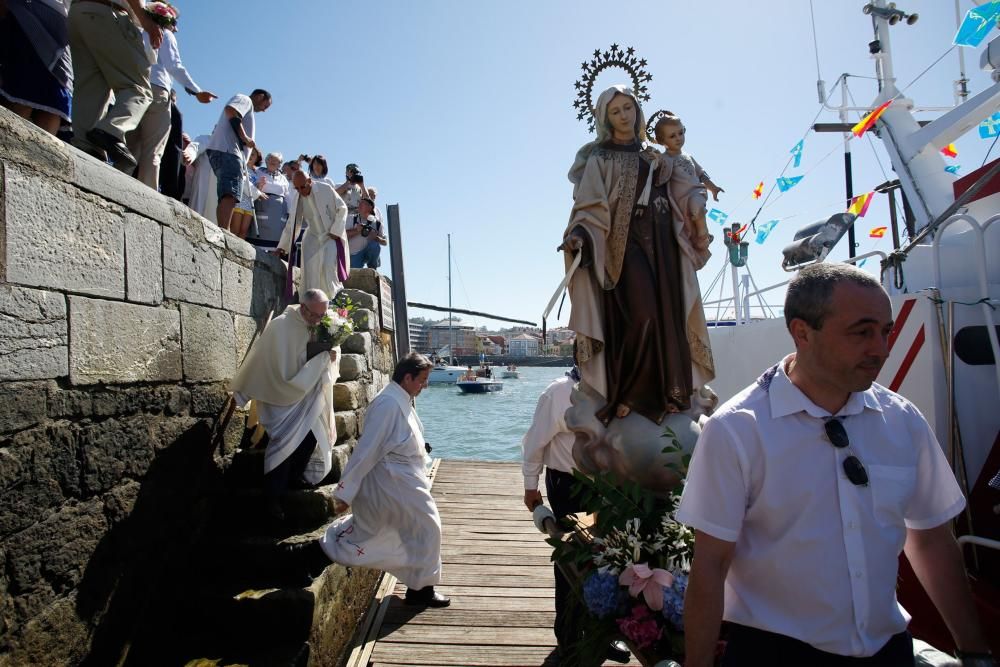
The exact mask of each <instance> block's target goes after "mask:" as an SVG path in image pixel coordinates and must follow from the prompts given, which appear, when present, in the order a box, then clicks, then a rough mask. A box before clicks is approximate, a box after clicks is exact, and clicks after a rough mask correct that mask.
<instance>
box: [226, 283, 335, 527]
mask: <svg viewBox="0 0 1000 667" xmlns="http://www.w3.org/2000/svg"><path fill="white" fill-rule="evenodd" d="M328 308H329V299H328V298H327V296H326V294H325V293H324V292H322V291H320V290H309V291H307V292H305V293H304V296H303V302H302V304H301V305H295V306H289V307H288V308H286V309H285V312H284V313H282V314H281V315H279V316H278V317H276V318H274V319H273V320H271V322H270V323H269V324H268V325H267V327H266V328H265V329H264V331H263V333H261V335H260V338H259V339H258V340H257V341H255V342H254V344H253V346H252V347H251V348H250V352H249V354H248V355H247V357H246V359H244V361H243V364H242V365H241V366H240V368H239V370H238V371H237V372H236V377H235V378H233V383H232V391H233V398H234V399H235V400H236V404H237V405H239V406H240V407H244V406H246V405H247V403H249V401H250V400H251V399H252V400H254V401H256V404H257V416H258V419H259V420H260V423H261V424H262V425H263V426H264V428H265V429H266V430H267V434H268V436H269V438H270V440H269V441H268V444H267V449H266V451H265V453H264V491H265V494H266V496H267V499H268V500H267V502H268V504H267V513H268V515H269V516H270V517H271V518H272V519H281V518H283V513H282V510H281V503H280V498H281V496H282V495H283V494H284V493H285V492H286V491H287V490H288V488H289V487H291V486H294V485H296V484H303V483H304V484H306V485H316V484H318V483H319V482H320V481H321V480H322V479H323V478H324V477H326V476H327V474H329V472H330V469H331V467H332V453H331V452H332V448H333V445H334V444H335V443H336V442H337V433H336V426H335V423H334V418H333V385H334V383H335V382H336V381H337V378H338V377H339V375H340V362H339V356H338V354H339V351H340V349H339V348H333V349H332V350H330V351H329V352H320V353H318V354H315V356H312V357H311V358H310V357H309V355H308V350H307V345H306V344H307V343H308V342H309V341H310V338H311V337H312V328H313V327H314V326H316V325H317V324H318V323H319V321H320V319H322V317H323V315H324V314H326V312H327V309H328Z"/></svg>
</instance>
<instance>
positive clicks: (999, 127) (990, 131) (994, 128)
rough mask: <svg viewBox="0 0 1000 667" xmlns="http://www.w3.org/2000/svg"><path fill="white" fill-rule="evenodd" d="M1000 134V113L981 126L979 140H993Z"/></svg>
mask: <svg viewBox="0 0 1000 667" xmlns="http://www.w3.org/2000/svg"><path fill="white" fill-rule="evenodd" d="M998 134H1000V111H998V112H997V113H995V114H993V115H992V116H990V117H989V118H987V119H986V120H984V121H983V122H981V123H980V124H979V138H980V139H992V138H993V137H995V136H997V135H998Z"/></svg>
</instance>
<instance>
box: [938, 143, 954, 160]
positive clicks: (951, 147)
mask: <svg viewBox="0 0 1000 667" xmlns="http://www.w3.org/2000/svg"><path fill="white" fill-rule="evenodd" d="M941 153H942V154H944V155H946V156H948V157H958V149H957V148H955V144H948V145H947V146H945V147H944V148H942V149H941Z"/></svg>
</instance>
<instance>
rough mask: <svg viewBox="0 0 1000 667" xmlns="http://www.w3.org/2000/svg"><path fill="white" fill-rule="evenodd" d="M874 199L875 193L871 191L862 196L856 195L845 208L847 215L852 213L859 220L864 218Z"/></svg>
mask: <svg viewBox="0 0 1000 667" xmlns="http://www.w3.org/2000/svg"><path fill="white" fill-rule="evenodd" d="M874 197H875V191H874V190H872V191H871V192H868V193H866V194H863V195H858V196H857V197H853V198H852V199H851V205H850V206H848V207H847V212H848V213H853V214H854V215H856V216H857V217H859V218H863V217H865V213H867V212H868V207H869V206H871V203H872V199H874Z"/></svg>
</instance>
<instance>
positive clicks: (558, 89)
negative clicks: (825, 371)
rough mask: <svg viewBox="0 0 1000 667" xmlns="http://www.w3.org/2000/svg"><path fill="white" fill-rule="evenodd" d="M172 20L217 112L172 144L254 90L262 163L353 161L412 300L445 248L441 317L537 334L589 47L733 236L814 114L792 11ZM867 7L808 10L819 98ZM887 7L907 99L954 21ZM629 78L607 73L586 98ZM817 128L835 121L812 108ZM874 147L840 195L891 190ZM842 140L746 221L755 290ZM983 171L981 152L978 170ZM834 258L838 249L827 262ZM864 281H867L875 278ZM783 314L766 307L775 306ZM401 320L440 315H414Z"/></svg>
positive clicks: (862, 96) (310, 10)
mask: <svg viewBox="0 0 1000 667" xmlns="http://www.w3.org/2000/svg"><path fill="white" fill-rule="evenodd" d="M176 4H177V5H178V8H179V9H180V11H181V20H180V32H179V33H178V41H179V43H180V48H181V53H182V56H183V59H184V62H185V65H186V66H187V68H188V69H189V71H190V72H191V73H192V75H193V77H194V78H195V80H196V81H197V82H198V83H199V84H200V85H201V86H202V87H203V88H206V89H208V90H211V91H213V92H215V93H216V94H218V95H219V96H220V100H217V101H216V102H214V103H213V104H211V105H199V104H198V103H197V102H196V101H195V100H194V99H193V98H191V97H188V96H187V95H184V94H183V93H182V94H181V96H180V98H181V99H180V105H181V110H182V111H183V112H184V127H185V131H187V132H188V133H189V134H191V135H192V136H194V135H197V134H202V133H207V132H210V131H211V129H212V126H213V125H214V123H215V121H216V120H217V118H218V116H219V113H220V111H221V109H222V104H223V103H224V101H225V99H227V98H228V97H229V96H231V95H232V94H233V93H236V92H244V93H249V92H250V90H251V89H253V88H257V87H261V88H266V89H268V90H270V91H271V92H272V93H273V95H274V104H273V106H272V107H271V109H270V110H268V111H267V112H266V113H265V114H262V115H260V116H259V117H258V119H257V142H258V144H259V145H260V146H261V147H262V148H263V149H264V150H267V151H270V150H278V151H281V152H283V153H284V154H285V155H286V156H294V155H298V154H299V153H303V152H304V153H309V154H314V153H322V154H323V155H326V156H327V157H328V159H329V160H330V163H331V165H332V167H331V172H332V174H333V175H334V176H335V177H339V176H340V174H341V173H342V170H343V166H344V165H345V164H346V163H348V162H357V163H358V164H359V165H360V166H361V167H362V169H363V171H364V174H365V177H366V179H367V182H368V183H369V184H371V185H376V186H378V188H379V191H380V194H379V203H380V204H381V205H382V206H385V205H386V204H390V203H398V204H399V207H400V213H401V220H402V242H403V246H404V252H405V269H406V280H407V291H408V300H410V301H419V302H423V303H431V304H440V305H446V304H447V300H448V286H447V273H448V271H447V235H448V234H449V233H450V234H451V235H452V257H453V262H454V264H453V303H454V305H455V306H456V307H459V308H469V309H472V310H479V311H486V312H490V313H495V314H499V315H506V316H509V317H513V318H518V319H526V320H531V321H535V322H538V323H539V324H540V323H541V311H542V309H543V308H544V306H545V303H546V302H547V300H548V298H549V296H550V294H551V293H552V291H553V290H554V289H555V287H556V286H557V285H558V283H559V281H560V279H561V277H562V271H563V263H562V260H561V257H560V256H559V255H558V254H557V253H556V252H555V247H556V245H557V244H558V243H559V242H560V240H561V237H562V232H563V230H564V228H565V225H566V222H567V217H568V213H569V209H570V206H571V203H572V191H571V187H570V184H569V182H568V181H567V180H566V172H567V170H568V168H569V166H570V164H571V162H572V159H573V156H574V154H575V152H576V150H577V149H578V148H579V147H580V146H581V145H582V144H583V143H585V142H586V141H588V140H589V135H588V132H587V128H586V124H585V123H582V122H579V121H577V120H576V119H575V112H574V109H573V108H572V103H573V100H574V98H575V91H574V88H573V82H574V81H575V80H576V79H577V78H578V77H579V75H580V73H581V70H580V64H581V62H583V61H585V60H589V59H590V57H592V54H593V51H594V50H595V49H598V48H600V49H606V48H608V47H609V46H610V45H611V44H612V43H617V44H619V45H621V46H623V47H624V46H632V47H634V48H635V49H636V52H637V54H638V55H640V56H641V57H643V58H645V59H646V60H647V61H648V63H649V64H648V66H647V70H648V71H649V72H650V73H651V74H652V75H653V80H652V82H651V83H650V84H649V85H650V92H651V94H652V99H651V100H650V102H648V103H646V104H645V105H644V110H645V111H646V112H647V115H648V114H649V113H651V112H652V111H654V110H655V109H660V108H666V109H670V110H672V111H674V112H675V113H677V114H679V115H681V116H682V118H683V119H684V121H685V124H686V126H687V130H688V133H687V137H688V141H687V146H686V150H688V151H689V152H690V153H691V154H692V155H693V156H694V157H695V158H696V159H697V160H698V161H699V162H700V163H701V164H702V166H703V167H705V169H706V170H707V171H708V172H709V173H710V174H711V175H712V177H713V179H714V181H715V182H716V183H717V184H718V185H720V186H722V187H723V188H725V190H726V192H725V193H724V194H723V195H722V197H721V200H720V202H719V203H718V204H713V206H717V207H718V208H720V209H722V210H724V211H726V212H727V213H729V215H730V216H731V217H730V220H731V221H732V220H737V219H738V220H744V221H746V220H749V219H750V218H751V217H752V216H753V214H754V213H755V212H756V210H757V206H758V204H757V203H756V202H752V201H751V200H750V197H749V193H750V191H751V190H752V189H753V188H754V186H755V185H756V184H757V183H758V182H759V181H760V180H764V181H765V184H766V189H765V192H766V191H767V189H769V188H770V186H771V184H773V182H774V179H775V177H777V176H778V175H779V173H780V172H781V169H782V168H783V167H784V165H785V162H786V160H787V158H788V151H789V149H790V148H791V147H792V146H793V145H794V144H795V143H796V142H797V141H798V140H799V139H800V138H802V136H803V135H804V134H805V132H806V130H807V129H808V127H809V125H810V123H811V122H812V120H813V118H814V117H815V116H816V113H817V111H818V109H819V105H818V102H817V96H816V78H817V72H816V55H815V52H814V45H813V37H812V28H811V24H810V7H809V3H808V2H807V1H806V0H755V1H754V2H745V1H742V0H719V1H716V2H710V3H706V2H687V1H679V0H659V1H658V2H632V3H608V2H592V1H589V0H582V1H580V0H578V1H573V2H569V1H562V0H558V1H556V0H553V1H549V2H537V1H535V2H527V1H522V0H507V1H505V2H502V3H500V2H495V3H492V2H491V3H488V2H478V1H477V2H468V1H461V2H459V1H457V0H447V1H446V0H436V1H415V0H410V1H407V2H401V1H386V2H383V1H370V2H363V3H359V2H354V3H347V2H340V1H336V2H329V1H323V2H320V1H319V0H315V1H313V0H310V1H308V2H306V1H305V0H290V1H288V2H284V3H275V2H273V1H272V2H260V1H258V0H239V1H237V0H211V1H210V2H206V1H204V0H201V1H195V0H178V1H177V3H176ZM863 4H864V3H863V2H861V1H860V0H816V1H815V2H814V5H815V17H816V33H817V43H818V52H819V53H818V55H819V65H820V71H821V74H822V78H823V79H825V80H826V82H827V90H829V89H830V88H831V87H832V86H833V84H834V82H835V80H836V79H837V77H838V76H839V75H840V74H841V73H842V72H847V73H850V74H853V75H859V77H872V76H873V75H874V68H873V62H872V60H871V59H870V58H869V57H868V47H867V44H868V42H869V41H871V39H872V32H871V23H870V19H869V18H868V17H866V16H864V15H863V14H862V12H861V7H862V5H863ZM897 4H899V6H900V8H901V9H903V10H905V11H909V12H917V13H919V14H920V20H919V21H918V22H917V24H916V25H914V26H907V25H905V24H900V25H899V26H897V27H895V28H893V30H892V32H891V37H892V40H893V49H894V55H895V67H896V75H897V79H898V85H899V87H900V88H902V87H903V86H905V85H906V84H908V83H909V82H910V81H911V80H913V79H914V78H916V77H917V75H919V74H920V73H921V72H922V71H923V70H924V69H925V68H926V67H927V66H929V65H930V64H931V63H933V62H934V61H935V60H936V59H937V58H938V57H939V56H941V55H942V54H943V53H944V52H945V51H946V50H947V49H948V48H949V47H950V45H951V39H952V36H953V35H954V32H955V17H954V12H955V9H954V3H953V2H952V1H951V0H901V1H900V2H898V3H897ZM960 6H961V11H962V12H963V13H964V12H965V10H967V9H969V8H971V7H972V6H973V5H972V3H971V1H970V0H962V1H961V2H960ZM980 51H981V48H980V49H975V50H967V55H966V70H967V73H968V77H969V79H970V81H971V83H970V88H971V89H972V91H973V93H975V92H979V91H981V90H983V89H984V88H986V87H988V85H990V81H989V78H988V76H987V75H986V74H985V73H983V72H980V71H979V69H978V61H979V53H980ZM957 78H958V57H957V55H956V53H955V52H952V53H951V54H949V55H948V56H947V57H945V58H944V59H943V60H941V62H939V63H938V64H937V65H936V66H935V67H934V68H932V69H931V70H930V71H929V72H928V73H927V74H926V75H924V76H923V77H922V78H920V79H919V81H917V83H915V84H914V85H913V86H912V87H911V88H909V89H908V90H907V91H906V93H907V95H908V96H910V97H912V98H913V99H914V100H915V102H917V104H918V105H922V106H944V105H950V104H952V103H953V95H952V82H953V81H954V80H955V79H957ZM624 80H625V77H624V74H622V75H618V74H617V73H615V72H613V71H612V72H611V73H605V74H603V75H602V76H601V77H600V78H599V79H598V82H597V86H596V88H597V89H598V90H599V89H602V88H604V87H606V86H607V85H611V84H614V83H619V82H623V81H624ZM849 86H850V90H851V92H852V94H853V96H854V99H855V101H856V102H857V104H858V105H859V106H861V105H867V104H869V103H870V102H871V100H873V99H874V97H875V94H876V89H875V82H874V81H873V80H871V79H870V78H852V79H850V83H849ZM836 97H837V98H838V99H839V91H838V93H837V94H836ZM595 99H596V93H595ZM936 115H937V114H936V113H931V114H924V115H922V116H919V117H920V118H928V119H930V118H934V117H936ZM819 120H820V121H823V122H835V121H836V120H837V118H836V116H835V114H834V113H832V112H824V113H823V114H822V115H821V116H820V118H819ZM956 143H957V146H958V148H959V151H960V153H959V157H958V159H956V160H953V161H951V163H953V164H960V165H961V166H962V170H961V172H960V174H964V173H968V172H969V171H971V170H973V169H974V168H977V167H979V165H980V164H981V163H982V161H983V159H984V157H985V155H986V152H987V150H988V148H989V146H990V142H989V141H985V140H983V139H980V138H979V137H978V134H976V133H975V132H973V133H972V134H970V135H967V136H966V137H963V138H962V139H961V140H959V141H958V142H956ZM875 144H876V148H875V149H874V150H873V148H872V147H871V146H870V145H869V142H868V140H858V141H855V142H854V146H853V150H854V164H855V173H854V183H855V192H856V193H858V192H861V191H867V190H868V189H871V187H873V186H875V185H877V184H879V183H881V182H883V181H884V180H887V178H886V176H884V175H883V171H882V169H884V170H885V173H886V174H888V177H890V178H891V177H892V172H891V169H890V167H889V162H888V159H887V158H886V157H885V151H884V150H883V149H882V148H881V145H879V144H878V142H875ZM840 146H841V139H840V136H839V135H829V134H827V135H817V134H814V133H809V134H808V135H807V136H806V139H805V151H804V154H803V159H802V168H801V169H800V170H796V171H792V172H790V173H789V174H786V175H791V174H803V173H804V174H805V175H806V176H805V178H804V179H803V181H802V182H801V183H800V184H799V185H798V186H796V187H795V188H793V189H792V190H790V191H789V192H788V193H786V194H785V195H784V196H782V197H781V198H780V199H779V200H777V201H775V202H774V203H773V204H770V205H769V206H768V207H767V208H766V209H765V210H764V211H763V212H762V213H761V215H760V217H759V218H758V222H764V221H767V220H770V219H774V218H781V219H782V220H781V222H780V223H779V224H778V225H777V226H776V228H775V229H774V231H773V232H772V234H771V236H770V238H769V239H768V240H767V242H766V243H765V244H764V245H763V246H758V245H757V244H756V243H752V244H751V248H750V253H751V259H750V265H751V268H752V272H753V275H754V278H755V280H756V282H757V284H758V285H759V286H761V287H763V286H764V285H766V284H773V283H776V282H779V281H781V280H784V279H785V277H786V274H784V273H783V272H782V270H781V268H780V258H781V254H780V251H781V248H782V247H784V245H786V244H787V243H788V242H789V241H790V240H791V237H792V235H793V234H794V232H795V231H796V230H797V229H798V228H800V227H802V226H804V225H806V224H808V223H810V222H813V221H815V220H818V219H820V218H825V217H826V216H829V215H831V214H833V213H835V212H837V211H838V210H843V207H842V199H843V197H844V176H843V151H842V149H841V148H840ZM876 156H877V158H878V160H881V165H882V168H881V169H880V167H879V164H878V161H877V159H876ZM998 156H1000V150H996V149H995V150H994V153H993V155H992V157H993V158H995V157H998ZM286 159H287V158H286ZM887 210H888V209H887V204H886V203H885V199H884V197H881V198H879V199H878V200H876V202H875V203H874V204H873V205H872V207H871V209H870V210H869V213H868V215H867V217H866V218H864V219H863V220H862V221H861V223H860V226H859V229H858V239H859V242H860V247H859V249H858V252H859V253H861V252H866V251H868V250H871V249H881V250H888V249H890V248H891V242H890V240H889V239H888V237H887V238H886V239H885V240H882V241H875V240H872V239H869V238H868V230H869V229H870V228H872V227H876V226H879V225H888V212H887ZM716 230H717V231H716V241H715V245H714V246H713V252H714V253H715V256H714V257H713V258H712V260H711V261H710V262H709V264H708V266H707V267H706V268H705V269H703V270H702V271H701V273H700V274H699V278H700V280H701V284H702V288H703V289H705V288H706V287H707V286H708V284H709V283H710V282H711V280H712V278H714V277H715V275H716V274H717V273H718V272H719V271H720V269H721V268H722V266H723V264H722V262H723V258H722V256H723V250H724V247H723V246H722V243H721V228H716ZM846 254H847V250H846V240H845V241H843V242H842V243H841V245H839V246H838V247H837V248H836V249H835V251H834V253H833V256H834V257H835V258H837V257H844V256H846ZM385 264H386V269H387V265H388V261H387V260H386V261H385ZM865 268H866V269H871V270H876V271H877V264H876V263H874V262H872V263H869V264H868V266H866V267H865ZM781 298H782V297H781V293H778V294H775V295H774V296H773V297H772V298H771V301H775V302H780V300H781ZM567 313H568V308H567V309H564V311H563V316H562V321H565V320H566V318H567ZM414 315H423V316H428V317H437V315H435V314H434V313H431V312H429V311H417V310H411V316H414ZM467 321H469V322H470V323H474V324H476V325H477V326H478V325H485V326H488V327H496V326H501V323H498V322H495V321H492V320H487V319H485V318H474V319H473V318H467ZM550 326H551V324H550Z"/></svg>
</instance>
